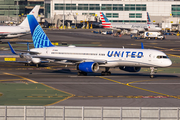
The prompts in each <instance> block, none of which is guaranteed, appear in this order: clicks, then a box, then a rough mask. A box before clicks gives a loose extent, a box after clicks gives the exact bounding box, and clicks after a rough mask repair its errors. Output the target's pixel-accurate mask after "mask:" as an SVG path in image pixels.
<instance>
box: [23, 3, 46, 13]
mask: <svg viewBox="0 0 180 120" xmlns="http://www.w3.org/2000/svg"><path fill="white" fill-rule="evenodd" d="M35 5H40V6H41V7H40V9H39V14H44V0H27V4H26V6H25V8H26V10H25V13H26V14H28V13H29V12H30V11H31V10H32V9H33V8H34V6H35Z"/></svg>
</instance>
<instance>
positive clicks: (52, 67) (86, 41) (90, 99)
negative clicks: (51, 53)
mask: <svg viewBox="0 0 180 120" xmlns="http://www.w3.org/2000/svg"><path fill="white" fill-rule="evenodd" d="M45 31H46V33H47V35H48V37H49V39H50V40H51V41H52V42H58V43H59V44H61V43H64V42H66V43H67V44H75V45H77V46H93V47H117V48H121V47H122V46H124V47H125V48H140V47H141V42H143V43H144V47H145V48H147V49H158V50H161V51H163V52H165V53H166V54H173V55H179V50H180V49H179V46H180V45H179V42H180V39H179V38H178V37H177V36H167V37H166V39H165V40H145V39H139V40H137V39H130V36H122V37H113V36H111V35H100V34H94V33H92V32H90V31H91V30H51V31H48V30H45ZM30 40H31V36H30V35H26V36H23V37H20V38H15V39H13V40H10V39H6V40H2V41H3V44H2V45H4V46H5V47H3V48H2V47H1V48H2V49H0V54H8V55H11V53H10V51H9V50H7V48H8V47H7V46H6V42H7V41H11V42H16V41H20V42H22V41H30ZM18 47H20V46H18V45H16V47H15V48H18ZM2 58H3V57H2ZM2 58H1V59H2ZM18 59H19V58H18ZM174 67H176V66H174ZM177 68H178V67H177ZM101 70H103V69H101ZM101 70H100V71H99V72H98V73H91V74H88V75H87V76H77V70H76V69H75V67H74V66H67V67H65V65H59V64H44V65H42V66H41V67H40V68H36V67H35V66H24V65H23V64H20V63H4V62H0V80H6V79H14V76H12V75H7V74H5V73H10V74H13V75H18V76H22V77H25V78H28V79H30V80H33V81H36V82H39V83H44V84H46V85H49V86H52V87H54V88H57V89H59V90H63V91H66V92H69V93H71V94H73V95H74V96H73V97H71V98H69V99H67V100H64V101H61V102H59V103H57V104H54V105H65V106H121V107H179V106H180V104H179V102H180V82H179V81H180V74H178V73H173V74H172V73H157V74H156V75H155V78H153V79H151V78H149V73H148V72H142V71H140V72H138V73H128V72H124V71H121V70H119V69H118V68H112V69H110V70H111V72H112V75H111V76H101V74H100V72H101ZM0 82H9V81H0ZM11 82H15V83H16V82H19V81H11ZM29 82H30V81H29Z"/></svg>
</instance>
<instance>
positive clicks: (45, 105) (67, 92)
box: [4, 73, 75, 106]
mask: <svg viewBox="0 0 180 120" xmlns="http://www.w3.org/2000/svg"><path fill="white" fill-rule="evenodd" d="M4 74H6V75H11V76H16V77H20V78H22V79H23V80H27V81H30V82H32V83H38V82H36V81H34V80H31V79H28V78H25V77H23V76H19V75H14V74H10V73H4ZM41 84H42V85H44V86H46V87H49V88H51V89H53V90H57V91H60V92H64V93H66V94H70V95H71V96H69V97H66V98H64V99H62V100H59V101H56V102H54V103H51V104H47V105H45V106H50V105H54V104H56V103H59V102H61V101H64V100H67V99H69V98H71V97H73V96H75V95H74V94H71V93H68V92H65V91H62V90H59V89H56V88H54V87H51V86H48V85H46V84H43V83H41ZM25 90H27V89H25ZM32 90H38V89H32ZM44 90H45V89H44Z"/></svg>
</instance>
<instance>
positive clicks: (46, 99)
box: [18, 99, 57, 100]
mask: <svg viewBox="0 0 180 120" xmlns="http://www.w3.org/2000/svg"><path fill="white" fill-rule="evenodd" d="M18 100H57V99H18Z"/></svg>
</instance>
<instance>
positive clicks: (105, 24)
mask: <svg viewBox="0 0 180 120" xmlns="http://www.w3.org/2000/svg"><path fill="white" fill-rule="evenodd" d="M100 17H101V21H102V27H103V28H112V25H111V22H110V21H109V20H108V19H107V17H106V16H105V15H104V13H103V12H100Z"/></svg>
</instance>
